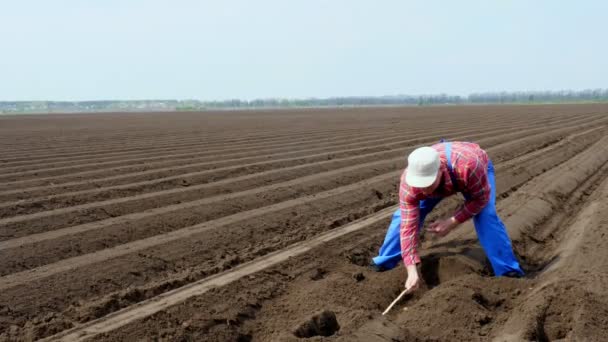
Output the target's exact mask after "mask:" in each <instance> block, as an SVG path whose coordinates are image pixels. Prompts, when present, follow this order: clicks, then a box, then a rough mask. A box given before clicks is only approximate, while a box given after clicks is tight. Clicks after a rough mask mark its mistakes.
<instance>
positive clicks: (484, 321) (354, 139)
mask: <svg viewBox="0 0 608 342" xmlns="http://www.w3.org/2000/svg"><path fill="white" fill-rule="evenodd" d="M440 138H446V139H450V140H466V141H474V142H477V143H478V144H480V145H481V146H482V147H483V148H484V149H486V150H487V151H488V153H489V155H490V157H491V158H492V160H493V161H494V164H495V167H496V178H497V193H498V197H497V208H498V210H499V214H500V215H501V217H502V218H503V220H504V222H505V224H506V226H507V227H508V230H509V234H510V236H511V238H512V240H513V245H514V249H515V251H516V254H517V256H518V258H519V259H520V260H521V263H522V265H523V267H524V269H525V270H526V272H527V275H526V277H525V278H522V279H512V278H502V277H500V278H497V277H493V276H492V274H491V271H490V269H489V267H488V265H487V262H486V260H485V257H484V254H483V252H482V251H481V249H480V247H479V245H478V243H477V240H476V235H475V232H474V229H473V227H472V225H471V224H470V223H467V224H464V225H462V226H461V227H459V228H458V229H457V230H456V231H454V232H452V233H451V234H450V235H448V236H447V237H445V238H442V239H436V238H433V237H431V236H430V235H431V234H428V235H423V242H422V244H423V248H422V251H423V253H422V259H423V262H422V264H421V271H422V274H423V277H424V282H425V285H424V286H423V288H421V289H420V290H418V291H417V292H416V293H415V294H413V295H410V296H409V297H406V298H404V299H403V300H402V301H401V302H400V303H399V304H398V305H397V306H396V307H395V308H394V309H393V310H392V311H391V312H390V313H389V314H388V315H387V316H382V315H381V312H382V311H383V310H384V309H385V308H386V306H387V305H388V304H389V303H390V302H391V301H392V300H393V299H394V298H395V297H396V296H397V294H399V293H400V292H401V290H402V289H403V284H404V281H405V269H404V268H403V267H401V266H399V267H398V268H396V269H395V270H391V271H387V272H383V273H376V272H373V271H372V270H371V269H369V268H368V267H367V265H368V263H369V259H370V257H372V256H374V254H375V252H376V251H377V249H378V247H379V246H380V244H381V242H382V239H383V237H384V233H385V231H386V228H387V226H388V223H389V220H390V216H391V214H392V212H393V211H394V210H395V209H396V205H397V186H398V181H399V175H400V173H401V172H402V170H403V168H404V167H405V166H406V156H407V154H408V153H409V152H410V151H412V150H413V149H414V148H416V147H418V146H422V145H428V144H432V143H435V142H436V141H438V140H439V139H440ZM607 162H608V105H592V104H589V105H559V106H557V105H555V106H472V107H464V106H462V107H430V108H389V107H385V108H351V109H308V110H284V111H279V110H276V111H243V112H236V111H233V112H204V113H108V114H95V115H84V114H82V115H81V114H72V115H38V116H36V115H33V116H5V117H0V341H33V340H41V339H42V340H61V341H80V340H91V341H120V340H124V341H488V340H495V341H557V340H567V341H571V340H576V341H602V340H608V290H607V288H608V287H607V286H606V284H608V236H606V235H605V234H606V233H608V163H607ZM461 201H462V199H461V198H457V197H455V196H454V197H453V198H450V199H449V200H447V201H444V202H442V204H441V205H440V206H439V207H438V208H437V209H435V211H434V212H433V215H431V217H430V218H429V219H428V220H427V222H432V220H433V219H434V218H437V217H440V216H442V215H447V214H448V213H450V211H451V210H453V209H454V207H455V206H456V205H458V203H460V202H461ZM423 234H424V233H423Z"/></svg>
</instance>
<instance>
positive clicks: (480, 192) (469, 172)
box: [453, 159, 491, 223]
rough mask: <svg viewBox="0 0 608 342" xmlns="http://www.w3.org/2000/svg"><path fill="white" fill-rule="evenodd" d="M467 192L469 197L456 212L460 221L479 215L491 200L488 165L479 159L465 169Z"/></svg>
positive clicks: (455, 214) (455, 217)
mask: <svg viewBox="0 0 608 342" xmlns="http://www.w3.org/2000/svg"><path fill="white" fill-rule="evenodd" d="M463 176H464V178H465V186H466V188H465V191H464V192H465V194H466V195H467V199H466V201H465V203H464V205H463V206H462V207H460V208H459V209H458V210H457V211H456V212H455V213H454V216H453V217H454V219H456V221H458V223H462V222H465V221H466V220H468V219H470V218H471V217H473V216H475V215H477V214H478V213H479V212H480V211H481V210H482V209H483V208H484V207H485V206H486V205H487V204H488V201H489V200H490V190H491V189H490V182H489V179H488V169H487V165H485V163H483V162H482V161H481V160H479V159H475V161H474V162H472V163H470V164H469V165H467V166H466V169H465V170H464V175H463Z"/></svg>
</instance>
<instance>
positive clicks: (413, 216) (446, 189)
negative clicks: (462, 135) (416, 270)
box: [399, 142, 490, 265]
mask: <svg viewBox="0 0 608 342" xmlns="http://www.w3.org/2000/svg"><path fill="white" fill-rule="evenodd" d="M431 147H432V148H434V149H436V150H437V151H438V152H439V158H440V160H441V164H440V166H439V174H440V176H441V183H440V184H439V186H438V187H437V189H435V191H434V192H433V193H432V194H430V195H425V194H423V193H422V191H421V190H420V189H419V188H413V187H410V186H409V185H407V183H406V182H405V175H406V173H407V168H406V169H405V170H404V171H403V174H402V175H401V184H400V186H399V207H400V209H401V231H400V234H401V255H402V257H403V262H404V263H405V265H414V264H417V263H419V262H420V256H419V255H418V244H419V240H418V225H419V217H420V209H419V203H420V201H421V200H423V199H426V198H430V197H442V198H443V197H448V196H451V195H453V194H455V193H456V192H462V193H463V194H464V195H465V197H466V198H467V200H466V201H465V203H464V204H463V205H462V206H461V207H460V208H459V209H458V210H456V212H455V213H454V218H455V219H456V220H457V221H458V222H461V223H462V222H464V221H466V220H468V219H470V218H471V217H472V216H474V215H476V214H477V213H479V212H480V211H481V210H482V209H483V208H484V207H485V206H486V204H487V203H488V201H489V199H490V183H489V182H488V161H489V159H488V155H487V153H486V152H485V151H484V150H482V149H481V147H479V145H477V144H474V143H467V142H452V158H451V159H452V170H453V172H454V176H455V178H456V183H457V184H456V188H454V184H452V179H451V178H450V173H449V170H448V167H447V163H448V162H447V158H446V155H445V143H439V144H436V145H433V146H431Z"/></svg>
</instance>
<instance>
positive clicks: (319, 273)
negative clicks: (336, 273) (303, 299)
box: [310, 268, 327, 281]
mask: <svg viewBox="0 0 608 342" xmlns="http://www.w3.org/2000/svg"><path fill="white" fill-rule="evenodd" d="M326 274H327V270H325V269H323V268H317V269H315V270H314V271H312V273H311V274H310V280H315V281H316V280H321V279H323V278H325V275H326Z"/></svg>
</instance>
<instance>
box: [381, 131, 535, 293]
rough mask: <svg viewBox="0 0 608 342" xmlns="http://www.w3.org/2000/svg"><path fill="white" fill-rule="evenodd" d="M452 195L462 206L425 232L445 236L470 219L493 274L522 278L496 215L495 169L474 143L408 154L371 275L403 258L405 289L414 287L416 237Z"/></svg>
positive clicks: (442, 145)
mask: <svg viewBox="0 0 608 342" xmlns="http://www.w3.org/2000/svg"><path fill="white" fill-rule="evenodd" d="M457 192H461V193H462V194H463V195H464V198H465V202H464V204H463V205H462V206H461V207H460V208H459V209H458V210H456V212H455V213H454V214H453V215H452V216H451V217H448V218H445V219H442V220H439V221H436V222H433V223H432V224H431V225H430V227H429V228H427V230H428V231H430V232H432V233H435V234H437V235H438V236H445V235H447V234H448V233H449V232H451V231H452V230H453V229H454V228H456V227H457V226H458V225H460V224H461V223H463V222H465V221H467V220H468V219H470V218H471V217H473V222H474V224H475V230H476V232H477V237H478V238H479V241H480V242H481V246H482V247H483V249H484V251H485V253H486V256H487V257H488V259H489V260H490V263H491V264H492V268H493V270H494V274H495V275H496V276H509V277H520V276H522V275H523V274H524V272H523V271H522V269H521V268H520V266H519V263H518V262H517V259H516V258H515V255H514V254H513V250H512V248H511V240H510V239H509V236H508V235H507V231H506V229H505V226H504V224H503V223H502V221H501V220H500V218H499V217H498V214H497V213H496V183H495V181H494V166H493V165H492V161H490V159H489V158H488V154H487V153H486V151H484V150H482V149H481V148H480V147H479V145H477V144H474V143H468V142H457V141H454V142H444V141H443V140H442V142H440V143H438V144H435V145H433V146H431V147H420V148H418V149H416V150H414V151H413V152H412V153H411V154H410V155H409V157H408V167H407V168H406V169H405V170H404V171H403V174H402V176H401V184H400V186H399V209H397V211H396V212H395V213H394V214H393V218H392V221H391V224H390V226H389V229H388V232H387V234H386V237H385V239H384V243H383V244H382V247H380V252H379V255H378V256H377V257H375V258H373V261H372V267H373V268H374V269H375V270H376V271H384V270H388V269H392V268H394V267H395V266H396V265H397V264H398V263H399V261H400V260H401V259H403V262H404V264H405V267H406V269H407V280H406V282H405V287H406V289H408V290H415V289H416V288H418V286H419V285H420V277H419V275H418V270H417V268H416V264H418V263H420V256H419V255H418V244H419V241H418V235H419V232H420V229H421V228H422V225H423V224H424V218H425V217H426V215H427V214H428V213H429V212H430V211H431V210H433V208H434V207H435V206H436V205H437V203H439V202H440V201H441V200H442V199H443V198H445V197H448V196H451V195H453V194H455V193H457Z"/></svg>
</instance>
